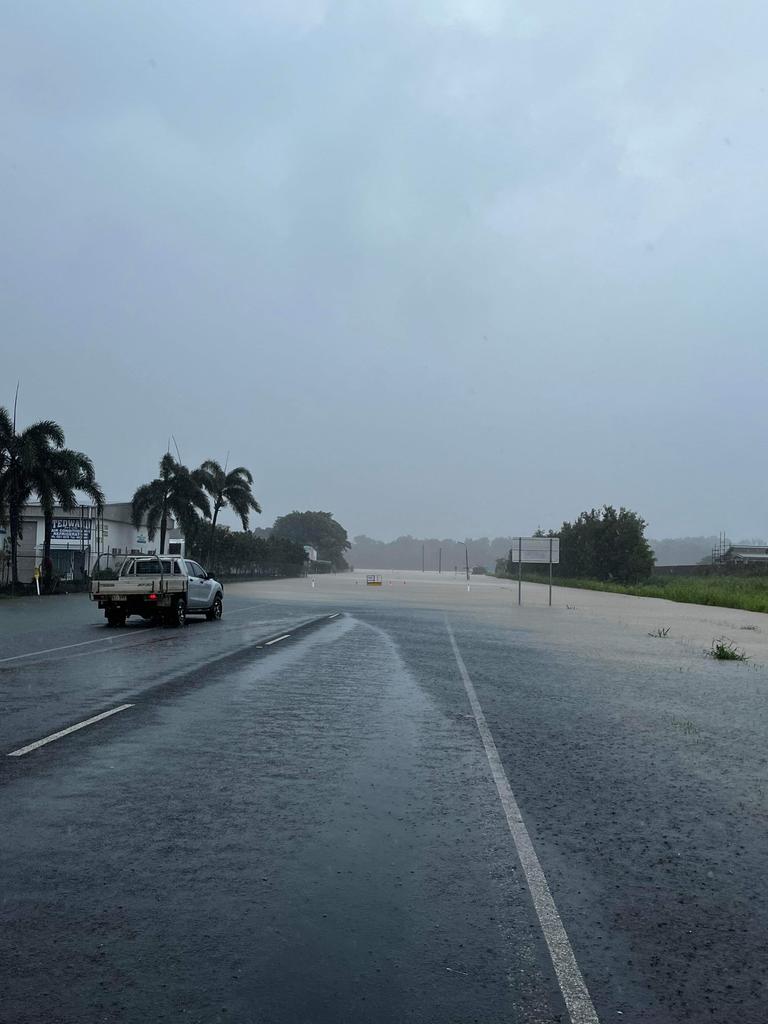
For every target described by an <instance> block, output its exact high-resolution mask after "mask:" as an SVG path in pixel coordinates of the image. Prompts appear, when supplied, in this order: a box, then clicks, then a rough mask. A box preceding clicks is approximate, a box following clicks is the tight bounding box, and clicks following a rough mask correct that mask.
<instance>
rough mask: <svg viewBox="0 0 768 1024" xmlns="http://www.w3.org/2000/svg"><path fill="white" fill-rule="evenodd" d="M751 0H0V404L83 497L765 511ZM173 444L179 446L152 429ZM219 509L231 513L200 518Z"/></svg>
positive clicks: (460, 516)
mask: <svg viewBox="0 0 768 1024" xmlns="http://www.w3.org/2000/svg"><path fill="white" fill-rule="evenodd" d="M766 28H768V12H766V11H765V9H764V7H763V6H762V5H759V4H757V3H756V2H747V3H744V4H741V5H739V6H738V7H733V5H729V4H726V3H725V2H716V3H713V4H710V5H708V6H707V7H706V8H702V7H701V5H700V4H694V3H693V2H692V0H682V2H681V3H679V4H676V5H674V7H670V6H669V5H668V4H666V3H662V2H661V0H650V2H649V3H647V4H644V5H642V7H641V8H636V9H633V8H628V9H621V10H617V8H616V7H615V5H612V4H608V3H607V2H597V0H592V2H587V3H585V4H582V5H579V6H578V7H574V6H573V5H571V4H567V3H565V2H564V0H559V2H552V3H549V4H545V5H542V4H533V3H522V2H521V3H511V4H510V3H505V2H502V0H441V2H437V0H427V2H425V3H422V4H416V5H414V4H406V3H404V2H403V0H369V2H366V3H365V4H363V3H360V2H356V0H338V2H334V0H307V2H298V0H295V2H293V0H281V2H280V3H277V2H270V0H264V2H262V3H259V4H246V3H243V2H241V0H225V2H223V3H221V4H218V5H216V6H215V7H213V6H208V5H195V6H190V5H188V4H182V3H181V2H170V3H168V4H164V5H162V6H160V7H158V5H156V4H150V3H149V2H147V0H137V2H136V3H134V4H131V5H130V7H124V6H120V5H110V6H106V5H102V6H94V5H92V4H89V3H85V2H84V0H79V2H78V0H76V2H73V3H71V4H66V5H62V4H60V3H56V2H53V0H41V2H40V3H37V4H22V3H18V2H17V3H11V4H10V5H8V10H7V12H6V18H5V40H4V41H5V53H4V61H3V74H4V88H3V90H2V94H0V115H1V116H2V122H3V129H4V141H5V153H6V157H5V159H4V160H3V161H2V163H0V181H1V182H2V188H3V194H4V199H5V202H4V210H3V231H2V241H1V242H0V244H1V245H2V255H3V265H4V267H5V273H4V276H3V280H2V285H0V287H1V288H2V292H1V294H2V303H3V312H4V326H5V331H4V339H5V340H4V344H3V346H2V352H0V405H5V406H6V407H10V406H11V405H12V403H13V393H14V389H15V386H16V382H17V380H20V381H21V389H20V398H19V422H20V425H22V426H23V425H25V424H27V423H29V422H31V421H33V420H36V419H40V418H52V419H55V420H56V421H58V422H59V423H61V425H62V426H63V427H64V429H65V431H66V435H67V443H68V445H69V446H70V447H74V448H78V449H82V450H84V451H86V452H87V453H88V454H89V455H91V456H92V458H93V459H94V462H95V464H96V468H97V472H98V476H99V479H100V482H101V484H102V486H103V487H104V490H105V491H106V493H107V495H108V497H109V498H110V499H111V500H128V499H130V497H131V495H132V493H133V490H134V489H135V488H136V487H137V486H138V485H139V484H141V483H143V482H145V481H147V480H149V479H151V478H152V477H153V476H154V475H155V474H156V470H157V463H158V461H159V459H160V456H161V455H162V453H163V452H164V451H165V450H166V446H167V444H168V438H169V436H170V435H171V434H173V435H174V436H175V438H176V441H177V442H178V446H179V449H180V451H181V455H182V458H183V459H184V461H185V462H186V463H187V464H189V465H197V464H199V463H200V462H201V461H202V460H203V459H206V458H216V459H218V460H219V461H221V462H224V460H225V459H226V457H227V454H228V453H229V460H230V465H233V464H244V465H245V466H247V467H249V468H250V469H251V470H252V471H253V473H254V477H255V484H254V492H255V494H256V496H257V498H258V499H259V501H260V502H261V504H262V507H263V510H264V511H263V515H261V516H255V517H254V518H253V521H252V525H254V526H269V525H271V523H272V522H273V520H274V519H275V517H276V516H278V515H280V514H284V513H286V512H289V511H291V510H292V509H322V510H328V511H331V512H333V513H334V515H335V516H336V518H337V519H338V520H339V521H340V522H341V523H342V524H343V525H344V526H345V527H346V528H347V530H348V532H349V534H350V536H354V535H356V534H362V533H365V534H367V535H369V536H373V537H377V538H380V539H395V538H396V537H397V536H399V535H401V534H404V533H406V532H411V533H412V534H415V535H419V534H420V535H430V534H431V535H434V536H446V537H451V536H455V537H466V536H489V537H493V536H506V535H511V534H516V533H523V534H527V533H530V532H532V531H533V530H534V529H535V528H536V527H537V526H542V527H543V528H545V529H546V528H549V527H557V526H559V524H560V523H561V522H562V521H563V520H564V519H568V520H571V519H573V518H575V517H576V516H577V515H578V514H579V513H580V512H581V511H582V510H584V509H588V508H591V507H593V506H599V505H602V504H604V503H609V504H613V505H616V506H619V505H624V506H627V507H629V508H631V509H633V510H635V511H637V512H639V513H640V514H641V515H642V516H643V517H644V518H645V519H646V520H647V521H648V523H649V528H648V531H647V533H648V535H649V536H651V537H664V538H667V537H676V536H680V537H684V536H695V535H708V534H711V533H717V532H718V531H719V530H726V531H727V532H728V534H729V535H730V536H733V537H742V536H755V535H757V536H760V535H763V534H765V533H766V527H765V511H764V510H765V507H766V499H767V498H768V484H767V483H766V481H765V479H764V477H765V474H763V473H762V472H760V460H759V458H758V459H756V458H755V449H756V448H757V449H758V451H759V443H760V441H761V440H762V436H763V431H764V424H763V420H764V416H763V408H764V397H763V395H764V391H765V388H764V386H763V385H764V378H765V375H766V370H768V346H767V345H766V344H765V341H764V339H763V330H764V323H765V314H766V302H767V299H766V293H765V287H764V284H763V280H762V279H763V276H764V273H763V267H764V265H765V249H766V244H767V243H766V239H768V231H767V230H766V228H767V227H768V224H767V223H766V221H767V220H768V218H767V217H766V202H765V200H764V198H763V196H764V190H763V186H762V181H763V178H764V174H765V165H766V157H767V156H768V134H767V133H766V131H765V122H766V115H767V114H768V83H766V80H765V72H764V67H763V64H764V57H763V52H762V51H763V42H762V40H763V37H764V34H765V30H766ZM172 450H173V449H172ZM224 521H225V522H228V521H231V520H227V519H226V518H225V520H224Z"/></svg>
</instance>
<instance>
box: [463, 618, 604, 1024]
mask: <svg viewBox="0 0 768 1024" xmlns="http://www.w3.org/2000/svg"><path fill="white" fill-rule="evenodd" d="M445 626H446V629H447V630H448V636H449V638H450V641H451V647H452V648H453V654H454V657H455V658H456V664H457V665H458V667H459V673H460V675H461V678H462V682H463V683H464V689H465V690H466V692H467V697H468V698H469V703H470V706H471V708H472V714H473V715H474V717H475V722H476V723H477V728H478V731H479V733H480V738H481V740H482V741H483V746H484V747H485V754H486V757H487V758H488V764H489V765H490V768H491V774H492V776H493V781H494V782H495V783H496V789H497V790H498V793H499V797H500V799H501V805H502V807H503V808H504V814H505V815H506V818H507V824H508V825H509V831H510V832H511V834H512V839H513V841H514V843H515V849H516V850H517V855H518V857H519V859H520V865H521V867H522V869H523V873H524V875H525V880H526V882H527V883H528V890H529V892H530V894H531V898H532V900H533V906H534V908H535V910H536V916H537V917H538V919H539V924H540V925H541V930H542V932H543V933H544V939H545V941H546V943H547V947H548V949H549V955H550V956H551V958H552V965H553V967H554V968H555V974H556V976H557V983H558V985H559V986H560V991H561V992H562V994H563V999H564V1000H565V1005H566V1007H567V1009H568V1013H569V1015H570V1018H571V1022H572V1024H600V1021H599V1018H598V1016H597V1013H596V1011H595V1007H594V1005H593V1004H592V999H591V998H590V995H589V991H588V990H587V986H586V984H585V982H584V978H583V977H582V974H581V971H580V970H579V965H578V964H577V963H576V957H575V955H574V952H573V947H572V946H571V943H570V940H569V939H568V935H567V933H566V931H565V926H564V925H563V922H562V919H561V917H560V914H559V913H558V910H557V907H556V906H555V901H554V899H553V897H552V893H551V891H550V888H549V884H548V882H547V879H546V876H545V875H544V870H543V868H542V866H541V863H540V861H539V858H538V857H537V855H536V851H535V850H534V848H533V843H532V842H531V837H530V835H529V834H528V829H527V828H526V827H525V823H524V822H523V817H522V814H521V813H520V808H519V806H518V803H517V800H516V799H515V796H514V794H513V792H512V787H511V786H510V784H509V779H508V778H507V775H506V772H505V771H504V766H503V765H502V763H501V758H500V757H499V752H498V750H497V749H496V744H495V742H494V739H493V735H492V734H491V730H490V729H489V727H488V722H487V721H486V719H485V715H484V714H483V709H482V707H481V706H480V701H479V700H478V697H477V693H476V692H475V687H474V685H473V684H472V680H471V679H470V678H469V673H468V672H467V667H466V665H465V664H464V659H463V658H462V656H461V653H460V651H459V648H458V645H457V643H456V638H455V637H454V635H453V630H452V629H451V626H450V623H449V622H448V621H447V620H446V623H445Z"/></svg>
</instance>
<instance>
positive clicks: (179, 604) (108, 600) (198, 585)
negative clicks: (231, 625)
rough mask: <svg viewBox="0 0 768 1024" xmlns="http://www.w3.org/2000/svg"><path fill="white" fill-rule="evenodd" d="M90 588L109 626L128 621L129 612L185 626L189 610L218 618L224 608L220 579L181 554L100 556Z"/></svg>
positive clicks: (212, 618) (122, 624) (211, 620)
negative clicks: (218, 580)
mask: <svg viewBox="0 0 768 1024" xmlns="http://www.w3.org/2000/svg"><path fill="white" fill-rule="evenodd" d="M90 593H91V600H92V601H98V604H99V608H102V609H103V610H104V615H105V617H106V620H107V623H108V625H110V626H124V625H125V620H126V619H127V618H128V616H129V615H140V616H141V617H142V618H143V619H156V620H159V621H161V622H164V623H166V624H167V625H172V626H183V625H184V623H185V622H186V618H187V615H205V617H206V618H207V619H208V620H209V621H210V622H215V621H217V620H218V619H220V618H221V615H222V612H223V609H224V591H223V588H222V586H221V584H220V583H219V582H217V581H216V580H215V579H213V577H211V576H209V575H208V573H207V572H206V571H205V569H203V568H202V566H200V565H198V563H197V562H193V561H191V559H189V558H180V557H179V556H177V555H119V556H115V555H101V556H100V557H99V559H98V561H97V562H96V565H95V566H94V570H93V574H92V576H91V592H90Z"/></svg>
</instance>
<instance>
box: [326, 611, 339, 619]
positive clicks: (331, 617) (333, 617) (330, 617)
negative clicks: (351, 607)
mask: <svg viewBox="0 0 768 1024" xmlns="http://www.w3.org/2000/svg"><path fill="white" fill-rule="evenodd" d="M338 617H339V612H334V613H333V615H329V616H328V618H329V619H337V618H338Z"/></svg>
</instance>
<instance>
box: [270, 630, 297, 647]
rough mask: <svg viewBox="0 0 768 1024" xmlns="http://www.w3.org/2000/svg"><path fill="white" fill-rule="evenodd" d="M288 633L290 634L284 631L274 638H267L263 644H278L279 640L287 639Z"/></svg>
mask: <svg viewBox="0 0 768 1024" xmlns="http://www.w3.org/2000/svg"><path fill="white" fill-rule="evenodd" d="M290 635H291V634H290V633H285V634H284V635H283V636H278V637H275V639H274V640H267V642H266V643H265V644H264V646H265V647H271V646H272V644H279V643H280V641H281V640H287V639H288V637H289V636H290Z"/></svg>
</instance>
